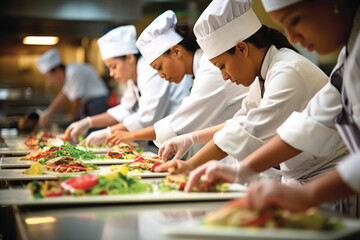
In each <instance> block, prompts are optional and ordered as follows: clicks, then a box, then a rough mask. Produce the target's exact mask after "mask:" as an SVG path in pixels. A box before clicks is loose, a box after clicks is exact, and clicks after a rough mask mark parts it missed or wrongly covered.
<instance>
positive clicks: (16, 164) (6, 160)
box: [0, 157, 132, 169]
mask: <svg viewBox="0 0 360 240" xmlns="http://www.w3.org/2000/svg"><path fill="white" fill-rule="evenodd" d="M82 161H83V162H84V163H89V164H96V165H114V164H125V163H130V162H131V161H132V160H130V159H129V160H127V159H105V158H99V159H91V160H82ZM33 163H34V161H33V160H20V157H2V158H1V160H0V168H2V169H5V168H28V167H30V166H31V165H32V164H33Z"/></svg>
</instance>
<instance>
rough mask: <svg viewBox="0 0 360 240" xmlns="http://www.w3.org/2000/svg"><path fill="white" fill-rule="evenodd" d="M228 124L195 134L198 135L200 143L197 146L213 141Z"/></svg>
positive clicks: (194, 133)
mask: <svg viewBox="0 0 360 240" xmlns="http://www.w3.org/2000/svg"><path fill="white" fill-rule="evenodd" d="M225 124H226V123H222V124H219V125H216V126H213V127H208V128H205V129H202V130H199V131H196V132H193V133H192V134H193V135H197V137H198V141H197V144H206V143H208V142H209V141H210V140H211V139H213V137H214V135H215V133H216V132H217V131H219V130H220V129H222V128H223V127H224V126H225Z"/></svg>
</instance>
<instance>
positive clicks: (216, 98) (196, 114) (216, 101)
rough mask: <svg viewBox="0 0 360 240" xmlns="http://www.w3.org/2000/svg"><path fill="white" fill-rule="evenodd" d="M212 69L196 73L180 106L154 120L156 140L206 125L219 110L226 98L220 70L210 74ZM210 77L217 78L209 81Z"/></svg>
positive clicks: (217, 115)
mask: <svg viewBox="0 0 360 240" xmlns="http://www.w3.org/2000/svg"><path fill="white" fill-rule="evenodd" d="M216 70H217V69H216ZM213 71H214V70H209V71H208V72H205V73H203V74H201V75H200V76H199V77H197V78H196V79H195V80H194V85H193V87H192V90H191V93H190V95H189V96H188V97H186V98H184V100H183V102H182V104H181V106H180V108H179V109H178V110H177V111H176V112H175V113H174V114H172V115H170V116H168V117H167V118H164V119H162V120H160V121H158V122H156V123H155V125H154V128H155V133H156V141H157V142H158V143H159V144H162V143H163V142H164V141H166V140H168V139H170V138H173V137H175V136H178V135H182V134H185V133H189V132H192V131H195V130H199V129H203V128H205V127H210V123H211V122H213V121H214V119H216V118H218V117H219V114H221V113H222V112H223V111H222V110H223V108H225V107H226V105H227V102H228V100H227V95H226V91H224V88H225V84H224V82H223V81H222V79H221V76H220V74H214V72H213ZM211 78H217V80H214V81H211V80H210V79H211ZM209 82H211V84H209ZM234 87H236V86H234Z"/></svg>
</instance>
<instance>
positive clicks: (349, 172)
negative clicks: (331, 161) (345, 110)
mask: <svg viewBox="0 0 360 240" xmlns="http://www.w3.org/2000/svg"><path fill="white" fill-rule="evenodd" d="M347 48H348V49H349V51H348V52H349V56H348V58H347V60H346V62H345V65H344V79H343V84H344V85H343V87H345V91H346V93H347V97H348V101H349V102H350V103H351V105H352V119H353V120H354V122H355V124H356V126H357V127H358V129H360V9H358V12H357V14H356V17H355V20H354V24H353V29H352V32H351V35H350V38H349V42H348V44H347ZM359 169H360V149H358V151H357V153H354V154H352V155H351V156H350V157H349V158H348V159H346V160H344V161H343V162H342V163H341V164H339V167H338V171H339V172H340V175H341V178H342V179H343V180H344V181H345V182H346V183H347V184H348V185H349V186H350V187H351V188H352V189H353V190H355V191H357V192H360V174H359Z"/></svg>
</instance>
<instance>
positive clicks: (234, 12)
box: [194, 0, 261, 59]
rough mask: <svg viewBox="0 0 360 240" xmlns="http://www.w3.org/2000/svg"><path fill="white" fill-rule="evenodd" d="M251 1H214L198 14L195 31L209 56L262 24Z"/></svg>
mask: <svg viewBox="0 0 360 240" xmlns="http://www.w3.org/2000/svg"><path fill="white" fill-rule="evenodd" d="M251 6H252V1H250V0H214V1H212V2H211V3H210V4H209V6H208V7H207V8H206V9H205V11H204V12H203V13H202V14H201V15H200V17H199V19H198V20H197V21H196V23H195V26H194V34H195V36H196V38H197V39H196V40H197V42H198V44H199V45H200V47H201V49H202V50H203V51H204V52H205V54H206V56H207V57H208V58H209V59H212V58H214V57H216V56H218V55H220V54H222V53H223V52H225V51H227V50H229V49H230V48H232V47H234V46H235V44H236V43H237V42H239V41H243V40H245V39H247V38H248V37H250V36H251V35H253V34H254V33H256V32H257V31H258V30H259V29H260V28H261V23H260V21H259V19H258V18H257V16H256V15H255V13H254V11H253V10H252V8H251Z"/></svg>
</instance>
